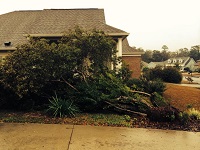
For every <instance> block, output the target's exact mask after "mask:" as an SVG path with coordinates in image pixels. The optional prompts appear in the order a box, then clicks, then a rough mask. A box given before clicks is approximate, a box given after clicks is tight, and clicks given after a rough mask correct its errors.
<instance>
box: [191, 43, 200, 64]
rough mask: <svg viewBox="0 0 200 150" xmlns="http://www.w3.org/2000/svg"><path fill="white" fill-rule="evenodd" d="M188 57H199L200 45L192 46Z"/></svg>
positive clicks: (196, 58)
mask: <svg viewBox="0 0 200 150" xmlns="http://www.w3.org/2000/svg"><path fill="white" fill-rule="evenodd" d="M189 56H190V57H192V58H193V59H194V60H195V61H197V60H199V59H200V45H195V46H192V47H191V49H190V54H189Z"/></svg>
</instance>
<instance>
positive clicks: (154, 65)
mask: <svg viewBox="0 0 200 150" xmlns="http://www.w3.org/2000/svg"><path fill="white" fill-rule="evenodd" d="M155 67H161V68H164V67H165V63H164V62H150V63H149V64H148V68H150V69H152V68H155Z"/></svg>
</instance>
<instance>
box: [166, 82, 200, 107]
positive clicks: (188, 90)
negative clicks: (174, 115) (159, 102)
mask: <svg viewBox="0 0 200 150" xmlns="http://www.w3.org/2000/svg"><path fill="white" fill-rule="evenodd" d="M164 97H165V98H166V99H168V100H170V103H171V105H172V106H174V107H176V108H178V109H180V110H181V111H184V110H185V109H186V108H187V106H188V105H191V106H192V107H194V108H195V109H198V110H200V89H198V88H193V87H187V86H179V85H176V84H167V90H166V91H165V92H164Z"/></svg>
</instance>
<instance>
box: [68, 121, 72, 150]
mask: <svg viewBox="0 0 200 150" xmlns="http://www.w3.org/2000/svg"><path fill="white" fill-rule="evenodd" d="M73 132H74V125H73V127H72V132H71V135H70V138H69V143H68V147H67V150H69V146H70V144H71V140H72V135H73Z"/></svg>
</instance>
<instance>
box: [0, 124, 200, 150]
mask: <svg viewBox="0 0 200 150" xmlns="http://www.w3.org/2000/svg"><path fill="white" fill-rule="evenodd" d="M37 149H38V150H132V149H135V150H190V149H192V150H199V149H200V132H198V133H195V132H185V131H173V130H155V129H141V128H122V127H119V128H118V127H97V126H96V127H95V126H81V125H75V126H73V125H60V124H53V125H52V124H12V123H0V150H37Z"/></svg>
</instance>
